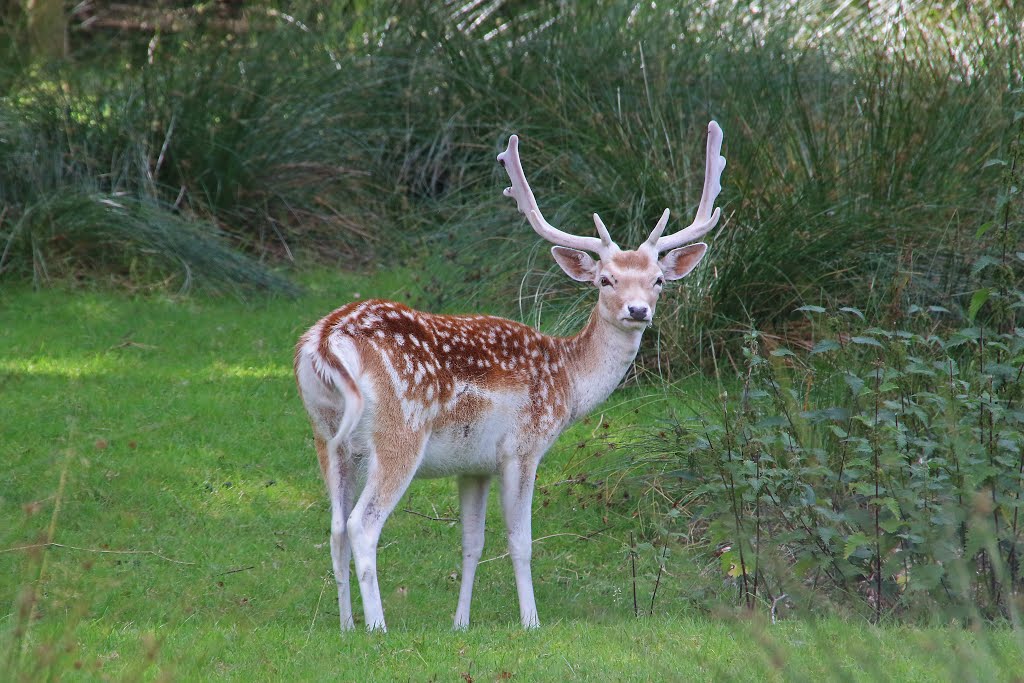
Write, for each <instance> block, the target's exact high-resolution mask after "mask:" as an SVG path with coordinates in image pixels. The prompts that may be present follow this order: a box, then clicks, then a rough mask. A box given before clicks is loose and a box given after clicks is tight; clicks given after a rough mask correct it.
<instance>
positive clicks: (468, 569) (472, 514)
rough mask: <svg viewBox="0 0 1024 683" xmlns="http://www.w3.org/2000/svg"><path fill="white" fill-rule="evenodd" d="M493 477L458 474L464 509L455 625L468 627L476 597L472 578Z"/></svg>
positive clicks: (479, 549) (461, 506)
mask: <svg viewBox="0 0 1024 683" xmlns="http://www.w3.org/2000/svg"><path fill="white" fill-rule="evenodd" d="M490 485H491V479H490V477H485V476H470V475H467V476H462V477H459V505H460V508H461V510H462V585H461V587H460V588H459V606H458V608H457V609H456V610H455V628H457V629H460V628H466V627H467V626H469V605H470V602H471V600H472V598H473V580H474V578H475V577H476V566H477V564H478V563H479V562H480V553H482V552H483V549H484V520H485V518H486V516H487V491H488V489H489V488H490Z"/></svg>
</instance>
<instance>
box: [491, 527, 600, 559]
mask: <svg viewBox="0 0 1024 683" xmlns="http://www.w3.org/2000/svg"><path fill="white" fill-rule="evenodd" d="M607 530H608V527H605V528H603V529H598V530H597V531H592V532H590V533H589V534H587V535H586V536H581V535H579V534H574V533H570V532H562V533H559V534H551V535H549V536H541V537H540V538H535V539H533V542H534V543H540V542H541V541H546V540H547V539H549V538H556V537H558V536H575V537H576V538H578V539H579V540H581V541H589V540H590V539H592V538H593V537H594V536H597V535H598V534H599V533H601V532H602V531H607ZM508 556H509V553H507V552H506V553H502V554H501V555H495V556H494V557H488V558H487V559H486V560H480V561H479V562H477V564H483V563H484V562H493V561H494V560H500V559H502V558H505V557H508Z"/></svg>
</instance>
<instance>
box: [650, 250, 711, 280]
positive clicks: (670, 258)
mask: <svg viewBox="0 0 1024 683" xmlns="http://www.w3.org/2000/svg"><path fill="white" fill-rule="evenodd" d="M707 250H708V245H706V244H704V243H703V242H696V243H694V244H687V245H686V246H685V247H679V248H678V249H673V250H672V251H670V252H668V253H667V254H665V256H664V257H663V258H662V259H661V260H659V261H658V265H659V266H660V267H661V272H662V273H664V274H665V279H666V280H678V279H680V278H683V277H686V276H687V275H689V274H690V271H691V270H693V269H694V268H696V267H697V264H698V263H700V260H701V259H702V258H704V254H705V253H706V252H707Z"/></svg>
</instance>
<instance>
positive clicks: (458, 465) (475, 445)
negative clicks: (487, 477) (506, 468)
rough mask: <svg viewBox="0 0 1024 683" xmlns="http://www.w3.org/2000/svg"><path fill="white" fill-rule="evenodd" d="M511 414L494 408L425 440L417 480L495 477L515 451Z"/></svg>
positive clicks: (499, 407) (499, 406) (499, 408)
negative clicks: (491, 475) (510, 453)
mask: <svg viewBox="0 0 1024 683" xmlns="http://www.w3.org/2000/svg"><path fill="white" fill-rule="evenodd" d="M514 432H515V429H514V427H513V414H512V413H510V412H509V411H508V410H506V409H503V406H501V405H500V404H499V405H496V406H494V407H492V408H491V409H490V410H488V411H487V412H486V413H484V414H483V415H482V416H481V419H478V420H474V421H472V422H455V423H453V424H451V425H446V426H444V427H443V428H440V429H437V430H435V431H434V432H433V433H432V434H431V435H430V437H429V438H428V439H427V445H426V448H425V450H424V453H423V460H422V461H421V462H420V467H419V469H418V470H417V471H416V476H417V477H418V478H433V477H448V476H452V475H457V474H497V473H498V471H499V469H500V467H501V463H502V462H503V461H504V460H505V458H506V456H507V454H508V453H509V452H510V449H514V448H515V444H514V443H512V441H513V440H514V438H515V437H514Z"/></svg>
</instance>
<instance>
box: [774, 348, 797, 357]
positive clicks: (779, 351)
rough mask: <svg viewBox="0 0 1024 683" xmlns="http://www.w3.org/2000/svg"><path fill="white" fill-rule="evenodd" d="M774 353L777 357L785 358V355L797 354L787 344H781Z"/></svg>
mask: <svg viewBox="0 0 1024 683" xmlns="http://www.w3.org/2000/svg"><path fill="white" fill-rule="evenodd" d="M772 355H773V356H775V357H776V358H784V357H785V356H795V355H796V354H795V353H793V352H792V351H790V350H789V349H787V348H786V347H785V346H780V347H779V348H777V349H775V350H774V351H772Z"/></svg>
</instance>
